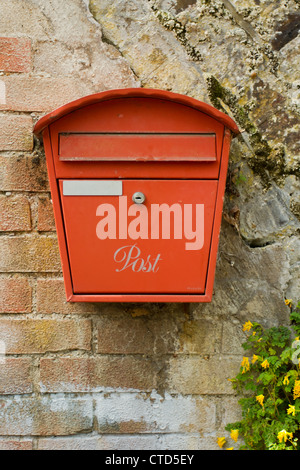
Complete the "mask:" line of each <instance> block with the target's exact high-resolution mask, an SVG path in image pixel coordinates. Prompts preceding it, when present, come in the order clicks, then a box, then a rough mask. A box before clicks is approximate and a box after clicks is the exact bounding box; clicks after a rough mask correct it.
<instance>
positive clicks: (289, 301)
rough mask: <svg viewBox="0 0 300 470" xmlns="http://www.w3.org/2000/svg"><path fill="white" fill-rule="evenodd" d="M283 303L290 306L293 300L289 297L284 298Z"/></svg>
mask: <svg viewBox="0 0 300 470" xmlns="http://www.w3.org/2000/svg"><path fill="white" fill-rule="evenodd" d="M284 303H285V305H287V306H288V307H291V306H292V303H293V301H292V300H291V299H285V301H284Z"/></svg>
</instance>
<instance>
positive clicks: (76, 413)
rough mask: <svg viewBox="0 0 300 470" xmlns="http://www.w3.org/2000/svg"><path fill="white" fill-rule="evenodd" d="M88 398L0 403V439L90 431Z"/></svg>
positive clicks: (42, 399)
mask: <svg viewBox="0 0 300 470" xmlns="http://www.w3.org/2000/svg"><path fill="white" fill-rule="evenodd" d="M92 425H93V402H92V399H91V398H90V397H88V398H65V397H41V398H39V397H33V398H31V397H30V398H28V397H21V398H20V397H18V398H17V399H11V400H8V399H5V400H4V399H3V400H0V435H2V436H27V435H31V436H64V435H72V434H77V433H80V432H87V431H91V429H92Z"/></svg>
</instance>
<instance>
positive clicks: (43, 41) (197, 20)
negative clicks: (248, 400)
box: [0, 0, 300, 450]
mask: <svg viewBox="0 0 300 470" xmlns="http://www.w3.org/2000/svg"><path fill="white" fill-rule="evenodd" d="M299 16H300V13H299V0H295V1H294V0H286V1H284V2H283V1H275V2H274V1H272V0H223V1H221V0H126V1H125V0H113V1H111V0H110V1H108V0H90V2H89V1H88V0H64V1H63V2H62V1H61V0H51V1H47V2H45V1H44V0H26V1H24V0H1V3H0V129H1V130H0V165H1V172H0V207H1V219H0V230H1V238H0V240H1V243H0V293H1V298H0V312H1V315H0V345H1V347H2V352H4V353H5V355H4V356H1V363H0V395H1V396H0V448H1V449H24V450H25V449H139V450H140V449H152V450H153V449H183V450H187V449H217V444H216V437H217V436H219V435H224V425H225V424H226V423H227V422H230V421H234V420H236V419H238V417H239V413H240V410H239V407H238V405H237V399H236V397H235V396H234V394H233V391H232V388H231V385H230V382H229V381H228V378H230V377H233V376H234V374H235V373H236V372H237V371H238V369H239V366H240V363H241V358H242V355H243V349H242V347H241V343H242V342H243V339H244V336H243V335H244V333H243V331H242V325H243V324H244V322H245V321H247V320H251V321H259V322H261V323H263V324H264V325H266V326H273V325H279V324H287V322H288V316H289V310H288V308H287V307H286V306H285V304H284V299H285V298H292V299H294V300H298V298H299V292H300V289H299V284H300V276H299V262H300V260H299V251H300V250H299V245H300V243H299V227H300V222H299V216H300V201H299V192H300V187H299V143H300V139H299V107H300V91H299V88H300V80H299V57H300V55H299V44H300V43H299V35H298V29H297V28H298V25H299ZM139 86H142V87H148V88H159V89H164V90H170V91H173V92H178V93H182V94H186V95H189V96H192V97H194V98H197V99H199V100H202V101H205V102H207V103H210V104H212V105H214V106H215V107H217V108H219V109H220V110H222V111H225V112H226V113H228V114H229V115H230V116H231V117H233V118H234V119H235V121H236V122H237V124H238V125H239V127H240V129H241V131H242V133H241V135H240V136H239V137H238V138H236V139H235V140H234V141H233V144H232V147H231V154H230V164H229V170H228V180H227V189H226V197H225V201H224V213H223V222H222V228H221V237H220V245H219V253H218V262H217V270H216V280H215V289H214V296H213V301H212V302H211V303H210V304H189V305H188V304H70V303H66V301H65V293H64V286H63V279H62V273H61V263H60V258H59V253H58V246H57V238H56V232H55V225H54V220H53V214H52V205H51V196H50V192H49V185H48V176H47V170H46V165H45V156H44V151H43V148H42V146H41V145H40V144H39V142H38V141H36V140H35V139H34V138H33V134H32V128H33V124H34V123H35V122H36V121H37V119H38V118H39V117H40V116H42V115H44V114H45V113H47V112H50V111H51V110H53V109H55V108H56V107H58V106H60V105H62V104H64V103H67V102H69V101H71V100H73V99H76V98H79V97H81V96H85V95H87V94H91V93H95V92H100V91H103V90H107V89H113V88H126V87H139Z"/></svg>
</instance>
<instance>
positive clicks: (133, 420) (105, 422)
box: [95, 392, 216, 434]
mask: <svg viewBox="0 0 300 470" xmlns="http://www.w3.org/2000/svg"><path fill="white" fill-rule="evenodd" d="M215 413H216V408H215V405H214V403H213V402H210V401H209V400H207V399H202V398H200V397H199V398H195V397H192V396H186V397H183V396H180V395H179V396H171V395H168V394H166V395H165V397H161V396H160V395H158V394H156V393H154V392H153V393H152V394H151V395H150V396H149V397H147V396H143V395H141V394H140V395H136V394H129V393H121V394H117V393H115V394H112V395H110V396H109V397H107V398H103V397H99V398H98V399H97V400H96V413H95V414H96V417H97V420H98V429H99V432H100V433H112V434H119V433H122V434H123V433H124V434H131V433H135V432H138V433H147V432H158V433H170V432H171V433H172V432H185V431H189V432H191V433H192V432H209V430H210V429H211V427H212V426H213V425H214V422H215Z"/></svg>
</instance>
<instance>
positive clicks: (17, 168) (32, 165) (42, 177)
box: [0, 118, 49, 192]
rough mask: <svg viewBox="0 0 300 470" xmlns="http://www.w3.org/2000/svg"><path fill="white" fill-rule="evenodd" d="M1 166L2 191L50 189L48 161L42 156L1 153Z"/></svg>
mask: <svg viewBox="0 0 300 470" xmlns="http://www.w3.org/2000/svg"><path fill="white" fill-rule="evenodd" d="M0 125H1V118H0ZM0 135H1V133H0ZM0 140H1V138H0ZM0 168H1V172H0V191H37V192H38V191H49V182H48V173H47V167H46V161H45V158H44V157H42V156H38V155H18V156H17V155H11V156H1V155H0Z"/></svg>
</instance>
